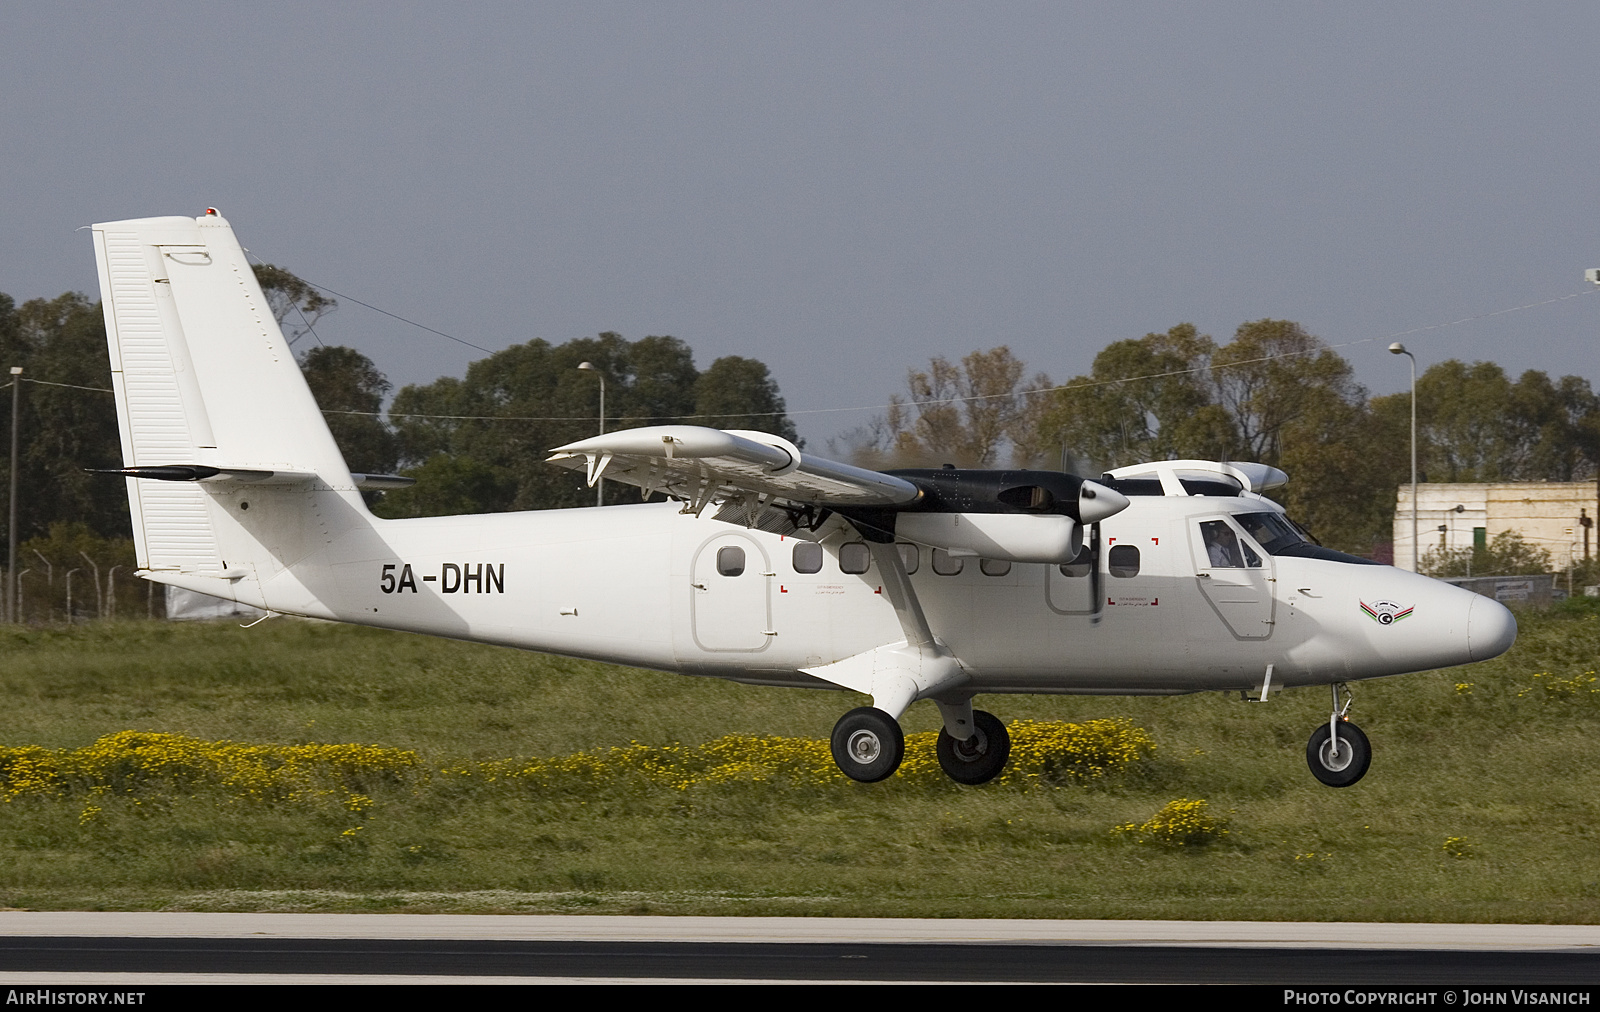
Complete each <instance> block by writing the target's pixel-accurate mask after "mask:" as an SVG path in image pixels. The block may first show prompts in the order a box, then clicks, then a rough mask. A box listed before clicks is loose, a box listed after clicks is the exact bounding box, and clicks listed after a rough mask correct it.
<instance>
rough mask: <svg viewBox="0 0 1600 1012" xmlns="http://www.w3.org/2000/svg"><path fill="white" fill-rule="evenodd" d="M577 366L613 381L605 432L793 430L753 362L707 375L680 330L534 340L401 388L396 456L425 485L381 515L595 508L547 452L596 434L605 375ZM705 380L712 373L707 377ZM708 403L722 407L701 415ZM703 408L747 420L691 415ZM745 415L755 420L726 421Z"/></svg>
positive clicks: (611, 496)
mask: <svg viewBox="0 0 1600 1012" xmlns="http://www.w3.org/2000/svg"><path fill="white" fill-rule="evenodd" d="M580 362H590V363H592V364H593V365H594V366H595V368H596V369H597V370H599V371H600V372H601V373H602V374H603V375H604V376H605V382H606V430H607V431H613V430H615V429H620V428H628V427H634V426H640V425H656V424H662V423H667V422H678V423H687V424H700V423H704V424H711V425H713V426H715V427H718V428H732V427H748V428H755V429H762V430H766V431H774V432H777V433H778V434H780V435H785V434H788V433H792V432H793V431H794V429H793V426H792V424H791V423H790V422H789V420H788V418H787V417H786V416H783V415H778V416H775V417H772V416H768V415H767V414H766V412H769V411H773V410H777V411H781V410H782V408H783V401H782V398H781V397H779V396H778V391H777V385H776V384H775V383H773V382H772V381H771V378H770V376H768V374H767V370H766V367H765V366H764V365H762V364H761V363H759V362H755V361H754V360H750V359H724V360H718V362H717V363H714V364H713V366H712V368H711V369H709V370H707V372H706V373H705V374H702V373H701V372H700V371H699V370H698V369H696V368H695V365H694V355H693V353H692V351H691V350H690V348H689V346H688V345H687V344H685V343H684V342H683V341H680V340H678V339H677V338H675V337H645V338H641V339H640V340H638V341H629V340H627V339H625V338H624V337H622V335H620V334H616V333H611V332H607V333H602V334H600V335H598V336H596V337H592V338H582V339H579V340H574V341H568V342H567V343H565V344H561V345H551V344H549V343H548V342H546V341H541V340H533V341H529V342H527V343H526V344H519V345H513V346H512V347H510V348H506V349H505V350H503V351H499V352H496V353H495V354H493V355H490V356H489V357H488V358H484V359H479V360H478V361H476V362H473V363H472V364H471V365H470V366H468V367H467V375H466V376H465V377H464V378H460V379H457V378H455V377H444V378H441V379H439V380H436V381H435V382H433V383H429V384H425V385H416V386H407V387H405V388H403V389H402V390H401V391H400V392H399V393H398V394H396V395H395V399H394V403H393V405H392V406H391V409H390V419H391V420H392V422H393V423H394V427H395V432H396V434H397V437H398V440H399V455H400V459H401V461H402V463H403V464H404V465H405V466H406V467H407V468H408V469H409V470H407V471H406V472H405V473H407V474H411V475H413V476H415V477H417V478H418V479H419V480H418V487H417V488H413V489H410V490H407V491H406V492H404V493H392V494H390V496H389V497H388V498H387V500H386V501H385V503H384V504H383V505H382V506H380V507H379V510H380V512H382V513H384V515H389V516H393V515H418V516H420V515H428V514H430V513H432V512H433V511H434V510H435V509H440V508H444V506H445V504H447V503H448V504H449V505H450V508H451V510H452V511H454V510H455V509H456V508H458V507H464V506H470V507H472V511H473V512H492V511H498V510H512V509H547V508H552V507H565V506H587V505H592V504H593V502H594V498H593V495H594V493H593V492H592V491H591V490H589V489H587V488H585V487H584V483H583V478H582V477H581V476H580V475H577V474H574V473H573V472H571V471H568V470H566V469H564V468H557V467H553V466H551V465H549V464H546V463H545V462H544V461H545V458H546V457H547V456H548V455H549V451H550V449H551V448H553V447H556V446H560V445H562V444H564V443H570V442H573V441H574V440H578V439H582V438H585V437H587V436H592V435H595V434H596V432H598V428H599V401H600V382H599V377H597V376H595V375H594V374H593V373H591V372H587V371H580V370H579V369H578V364H579V363H580ZM704 376H709V377H711V378H710V379H708V380H706V382H705V383H704V384H702V383H701V380H702V378H703V377H704ZM702 398H703V399H702ZM711 406H714V407H716V408H717V409H719V410H716V411H707V410H704V409H705V408H707V407H711ZM702 413H707V414H715V415H732V416H739V415H743V416H745V417H744V418H743V419H740V418H738V417H733V418H711V419H704V420H702V419H699V418H696V417H694V416H696V415H699V414H702ZM741 420H743V421H748V422H750V423H752V424H748V425H746V426H733V425H730V424H727V423H728V422H734V421H741ZM441 455H443V459H440V457H441ZM445 460H451V461H454V463H453V464H451V465H449V466H448V467H447V465H446V463H445ZM425 471H426V472H428V474H438V475H442V476H446V480H447V481H448V482H449V483H450V488H451V490H452V491H450V492H448V493H441V495H440V496H439V497H437V498H434V497H433V496H432V493H430V492H428V491H426V490H424V489H422V488H421V485H422V484H423V483H424V482H425V481H426V480H428V479H427V477H426V476H425V474H424V472H425ZM606 497H607V501H609V502H627V501H637V497H638V491H637V490H636V489H634V488H632V487H630V486H627V485H623V484H622V483H620V482H608V483H607V484H606Z"/></svg>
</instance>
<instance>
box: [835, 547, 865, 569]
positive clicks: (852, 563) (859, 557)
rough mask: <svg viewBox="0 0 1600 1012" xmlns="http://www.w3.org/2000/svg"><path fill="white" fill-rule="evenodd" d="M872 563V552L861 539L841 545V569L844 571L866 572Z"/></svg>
mask: <svg viewBox="0 0 1600 1012" xmlns="http://www.w3.org/2000/svg"><path fill="white" fill-rule="evenodd" d="M871 564H872V553H871V552H870V551H868V550H867V546H866V545H865V544H864V543H862V542H860V541H852V542H850V543H849V544H845V545H840V546H839V571H840V572H843V573H865V572H866V571H867V567H868V566H870V565H871Z"/></svg>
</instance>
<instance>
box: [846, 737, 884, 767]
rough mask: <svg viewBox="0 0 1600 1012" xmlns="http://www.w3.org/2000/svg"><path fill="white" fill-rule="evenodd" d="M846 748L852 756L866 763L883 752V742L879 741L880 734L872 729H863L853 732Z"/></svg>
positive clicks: (863, 763)
mask: <svg viewBox="0 0 1600 1012" xmlns="http://www.w3.org/2000/svg"><path fill="white" fill-rule="evenodd" d="M845 749H846V750H847V751H848V752H849V753H850V758H852V759H854V760H855V761H856V762H858V763H861V764H862V765H866V764H867V763H870V762H872V761H873V760H875V759H877V758H878V756H879V755H880V754H881V753H882V752H883V742H881V741H879V740H878V736H877V735H876V734H875V733H873V732H872V731H868V730H865V729H862V730H860V731H855V732H852V733H851V735H850V741H849V743H848V744H847V745H846V746H845Z"/></svg>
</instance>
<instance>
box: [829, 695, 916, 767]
mask: <svg viewBox="0 0 1600 1012" xmlns="http://www.w3.org/2000/svg"><path fill="white" fill-rule="evenodd" d="M832 745H833V761H834V762H835V763H837V764H838V766H839V769H840V771H841V772H843V773H844V775H845V776H847V777H849V778H850V779H851V780H859V781H860V782H862V783H864V784H875V783H877V782H878V781H879V780H883V779H885V778H887V777H890V776H892V775H893V774H894V771H895V770H897V769H899V768H900V760H901V759H903V758H905V754H906V736H905V732H904V731H902V730H900V722H899V721H897V720H895V719H894V718H893V717H891V716H889V715H888V714H887V713H884V712H883V711H882V710H879V709H877V708H876V707H871V706H858V707H856V708H855V709H854V710H851V711H850V712H849V713H847V714H845V715H844V716H843V717H840V718H839V723H837V724H835V725H833V741H832Z"/></svg>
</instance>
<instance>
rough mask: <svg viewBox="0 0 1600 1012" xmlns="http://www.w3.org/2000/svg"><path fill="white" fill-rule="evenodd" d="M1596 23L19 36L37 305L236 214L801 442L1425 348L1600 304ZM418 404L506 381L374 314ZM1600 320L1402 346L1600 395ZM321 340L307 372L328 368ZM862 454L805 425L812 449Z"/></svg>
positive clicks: (13, 261)
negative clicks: (1231, 362) (630, 343)
mask: <svg viewBox="0 0 1600 1012" xmlns="http://www.w3.org/2000/svg"><path fill="white" fill-rule="evenodd" d="M1597 21H1600V10H1597V9H1596V8H1595V7H1594V6H1593V5H1585V4H1535V5H1506V4H1485V3H1441V4H1409V5H1400V6H1399V7H1398V8H1396V5H1394V4H1390V3H1385V4H1368V3H1344V4H1338V5H1322V6H1319V7H1313V6H1311V5H1287V4H1237V3H1234V4H1227V3H1211V4H1193V3H1189V4H1140V3H1116V4H1110V3H1107V4H1096V5H1069V4H1062V3H1052V4H1038V5H1035V4H1016V3H1013V4H971V3H968V4H904V5H902V4H869V3H849V4H825V3H805V4H792V5H782V4H772V3H763V4H726V5H721V4H599V3H581V4H559V5H558V4H540V5H532V4H521V3H519V4H504V5H502V4H471V3H468V4H461V5H439V4H404V3H382V4H376V3H374V4H339V5H328V4H321V3H319V4H310V3H279V4H265V5H263V4H250V5H244V4H236V5H223V4H210V5H195V4H166V5H163V4H154V3H141V4H136V5H113V4H82V5H70V6H69V5H65V4H49V5H38V4H28V5H23V4H15V5H10V6H9V7H8V8H7V12H6V15H5V19H4V23H3V24H4V30H3V31H0V126H3V128H4V137H5V142H4V143H3V144H0V193H3V194H4V199H3V202H0V216H3V227H4V236H5V241H4V243H3V244H0V291H4V292H7V293H8V294H11V295H13V296H15V297H17V298H18V299H25V298H31V297H37V296H53V295H56V294H59V293H60V292H62V291H65V290H68V289H79V290H83V291H87V292H90V293H93V292H94V291H95V282H94V271H93V257H92V254H91V250H90V245H89V240H88V237H87V235H86V233H81V232H74V231H73V229H74V228H75V227H76V226H79V225H83V224H87V223H89V222H91V221H103V220H110V219H115V218H124V217H138V216H145V215H154V214H198V213H200V212H201V211H203V210H204V208H205V207H206V206H208V205H213V206H216V207H219V208H221V209H222V212H223V213H224V214H225V215H227V216H228V217H229V218H230V219H231V220H232V221H233V223H234V226H235V228H236V229H237V231H238V233H239V236H240V238H241V240H242V241H243V242H244V244H245V245H246V246H247V247H249V248H250V249H251V250H253V251H254V252H256V253H257V254H259V255H260V256H262V257H263V258H265V259H267V260H269V261H272V262H274V263H278V264H281V265H283V266H286V267H288V268H290V269H291V270H294V271H296V272H297V273H300V274H301V275H303V276H305V277H307V278H309V279H310V280H312V281H314V282H317V283H319V284H323V285H327V286H329V287H331V288H333V289H336V290H338V291H341V292H346V293H348V294H350V295H353V296H355V297H357V298H360V299H363V300H365V301H368V302H372V303H375V304H377V305H380V306H382V307H384V308H385V309H388V310H390V311H392V312H396V313H400V314H402V315H405V316H409V317H411V318H413V319H416V320H419V321H421V322H424V323H426V324H428V325H430V326H433V327H436V328H438V329H440V330H444V331H448V332H450V333H453V334H456V335H458V336H460V337H462V338H465V339H467V340H470V341H472V342H474V343H477V344H481V345H483V346H485V347H488V348H500V347H504V346H506V345H508V344H511V343H513V342H518V341H524V340H527V339H529V338H532V337H542V338H545V339H546V340H549V341H551V342H555V343H559V342H561V341H565V340H568V339H570V338H574V337H581V336H585V335H590V334H594V333H596V332H598V331H600V330H617V331H620V332H622V333H623V334H625V335H626V336H628V337H630V338H638V337H643V336H645V335H647V334H672V335H675V336H677V337H680V338H683V339H684V340H686V341H688V342H689V343H690V344H691V345H692V346H693V347H694V349H695V351H696V353H697V357H698V360H699V362H700V364H701V365H702V366H705V365H707V364H709V363H710V362H711V360H712V359H713V358H715V357H717V356H720V355H728V354H739V355H749V356H753V357H756V358H760V359H762V360H764V361H766V362H767V363H768V364H769V365H770V366H771V367H772V368H773V371H774V373H775V374H776V376H777V378H778V381H779V383H780V385H781V386H782V389H783V392H784V394H785V396H786V397H787V399H788V402H789V406H790V408H791V409H794V410H796V411H797V412H805V411H809V410H815V409H823V408H837V407H847V406H853V405H875V404H879V403H882V402H883V400H884V399H885V397H886V396H887V395H888V394H889V393H890V392H892V391H893V390H895V389H896V388H897V387H898V386H900V384H901V382H902V379H903V376H904V372H905V369H906V367H907V366H908V365H911V364H913V363H918V362H925V361H926V360H927V358H928V357H929V356H930V355H935V354H944V355H949V356H959V355H961V354H964V353H966V352H968V351H971V350H973V349H975V348H988V347H992V346H994V345H997V344H1009V345H1010V346H1011V347H1012V348H1013V350H1015V351H1016V352H1017V353H1018V354H1019V355H1020V356H1021V357H1023V358H1024V359H1026V360H1027V362H1028V363H1029V365H1030V366H1031V367H1032V368H1034V369H1041V370H1045V371H1047V372H1049V373H1050V374H1051V375H1052V376H1053V377H1055V378H1056V379H1057V380H1065V379H1067V378H1069V377H1070V376H1072V375H1074V374H1076V373H1079V372H1084V371H1087V369H1088V366H1089V363H1090V361H1091V359H1092V358H1093V355H1094V353H1095V352H1096V351H1098V350H1099V349H1100V348H1101V347H1103V346H1104V345H1105V344H1106V343H1108V342H1110V341H1112V340H1116V339H1119V338H1124V337H1137V336H1139V335H1141V334H1144V333H1145V332H1147V331H1150V330H1165V329H1166V328H1167V327H1170V326H1172V325H1173V324H1175V323H1178V322H1180V321H1192V322H1194V323H1196V324H1198V325H1199V326H1200V327H1201V328H1202V329H1203V330H1205V331H1207V332H1209V333H1212V334H1213V335H1215V336H1217V337H1218V338H1226V337H1228V336H1229V335H1230V334H1231V333H1232V330H1233V328H1234V327H1235V326H1237V325H1238V324H1239V323H1240V322H1243V321H1245V320H1249V319H1257V318H1261V317H1266V316H1272V317H1279V318H1288V319H1293V320H1298V321H1300V322H1301V323H1302V324H1304V325H1305V326H1306V327H1307V328H1308V329H1309V330H1311V331H1312V332H1313V333H1316V334H1318V335H1320V336H1321V337H1323V338H1324V339H1326V340H1328V341H1329V342H1332V343H1335V344H1339V343H1343V342H1348V341H1357V340H1361V339H1367V338H1377V339H1380V340H1374V341H1370V342H1369V343H1366V344H1361V345H1357V346H1355V347H1351V348H1348V349H1346V350H1345V354H1346V355H1347V356H1348V357H1349V358H1350V359H1351V361H1352V362H1354V363H1355V365H1356V368H1357V371H1358V375H1359V376H1360V378H1361V379H1362V380H1363V381H1364V382H1365V383H1367V384H1368V385H1369V386H1370V387H1371V388H1372V389H1374V390H1375V391H1378V392H1387V391H1391V390H1396V389H1400V388H1401V387H1402V386H1403V385H1404V379H1405V372H1404V369H1405V366H1404V363H1403V361H1400V360H1397V359H1394V358H1393V357H1391V356H1389V355H1387V354H1385V353H1384V351H1383V348H1384V346H1385V345H1386V344H1387V337H1388V335H1390V334H1392V333H1395V332H1397V331H1403V330H1408V329H1411V328H1413V327H1419V326H1426V325H1429V324H1436V323H1442V322H1445V321H1450V320H1455V319H1459V318H1461V317H1469V316H1474V315H1477V314H1481V313H1487V312H1492V311H1495V310H1500V309H1505V308H1508V307H1511V306H1516V305H1521V304H1524V303H1531V302H1536V301H1539V300H1543V299H1550V298H1554V297H1557V296H1561V295H1566V294H1569V293H1573V292H1578V291H1582V290H1583V288H1584V285H1583V282H1582V279H1581V273H1582V270H1583V269H1584V268H1586V267H1594V266H1600V242H1597V241H1596V223H1597V213H1596V212H1597V210H1600V196H1597V181H1596V180H1597V168H1600V130H1597V128H1596V118H1597V115H1600V102H1597V95H1600V92H1597V89H1596V82H1595V77H1594V72H1593V71H1594V66H1595V54H1596V53H1597V52H1600V45H1597V43H1600V32H1597V29H1596V23H1597ZM319 330H320V332H321V335H322V337H323V339H324V340H325V341H327V342H328V343H338V344H352V345H355V346H356V347H358V348H360V349H362V350H363V351H365V352H366V353H367V354H368V355H370V356H371V357H372V358H373V359H374V361H376V362H377V364H378V366H379V367H380V368H382V369H383V370H384V371H385V372H387V373H388V375H389V376H390V377H391V379H393V380H394V381H395V382H396V384H397V385H398V384H403V383H408V382H427V381H429V380H432V379H434V378H435V377H437V376H439V375H442V374H456V375H459V374H460V373H461V372H462V371H463V370H464V368H465V366H466V363H467V362H468V361H469V360H471V359H473V358H476V357H481V355H480V354H479V353H477V352H473V351H471V350H469V349H466V348H462V347H460V346H459V345H453V344H450V343H449V342H446V341H443V340H442V339H439V338H436V337H432V336H430V335H427V334H424V333H422V332H420V331H417V330H415V329H413V328H409V327H406V326H403V325H401V324H397V323H395V322H394V321H392V320H387V319H385V318H383V317H381V316H378V315H376V314H373V313H370V312H368V311H367V310H364V309H361V308H360V307H357V306H353V305H347V306H345V307H343V308H341V309H340V310H339V311H338V312H337V313H336V314H334V315H333V316H331V317H328V318H327V319H326V320H325V321H324V323H323V325H322V326H321V327H320V328H319ZM1597 334H1600V295H1596V296H1592V297H1588V298H1574V299H1570V300H1568V301H1566V302H1562V303H1559V304H1556V305H1551V306H1545V307H1543V308H1539V309H1532V310H1527V311H1524V312H1519V313H1510V314H1506V315H1503V316H1497V317H1493V318H1491V319H1487V320H1482V321H1478V322H1474V323H1468V324H1462V325H1460V326H1456V327H1451V328H1446V329H1444V330H1440V331H1432V332H1428V333H1423V334H1417V335H1414V336H1411V337H1407V338H1406V339H1405V340H1406V341H1407V343H1408V344H1409V345H1410V346H1411V347H1412V348H1413V349H1414V350H1415V351H1416V352H1417V354H1418V357H1419V359H1420V360H1421V363H1422V364H1423V365H1424V366H1426V365H1427V364H1429V363H1430V362H1434V361H1438V360H1439V359H1442V358H1449V357H1459V358H1465V359H1469V360H1470V359H1479V358H1487V359H1493V360H1495V361H1498V362H1500V363H1502V364H1503V365H1504V366H1505V367H1506V368H1507V369H1508V370H1510V371H1512V372H1513V373H1516V372H1519V371H1521V370H1523V369H1528V368H1538V369H1545V370H1547V371H1550V372H1551V373H1554V374H1563V373H1578V374H1580V375H1583V376H1586V377H1589V378H1590V379H1591V380H1595V379H1597V378H1600V370H1597V369H1596V367H1595V357H1594V355H1593V351H1592V349H1593V345H1594V340H1595V337H1596V335H1597ZM308 340H309V339H308ZM864 418H865V415H864V414H863V413H859V412H857V413H849V412H845V413H829V414H803V413H800V414H797V416H796V420H797V422H798V423H799V425H800V428H801V432H802V433H803V434H804V435H806V436H807V437H808V438H810V439H811V440H813V441H814V442H820V441H821V440H822V439H824V438H826V437H827V436H830V435H833V434H835V433H836V432H838V431H840V430H842V429H844V428H847V427H849V426H850V425H854V424H857V423H859V422H861V421H863V420H864Z"/></svg>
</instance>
